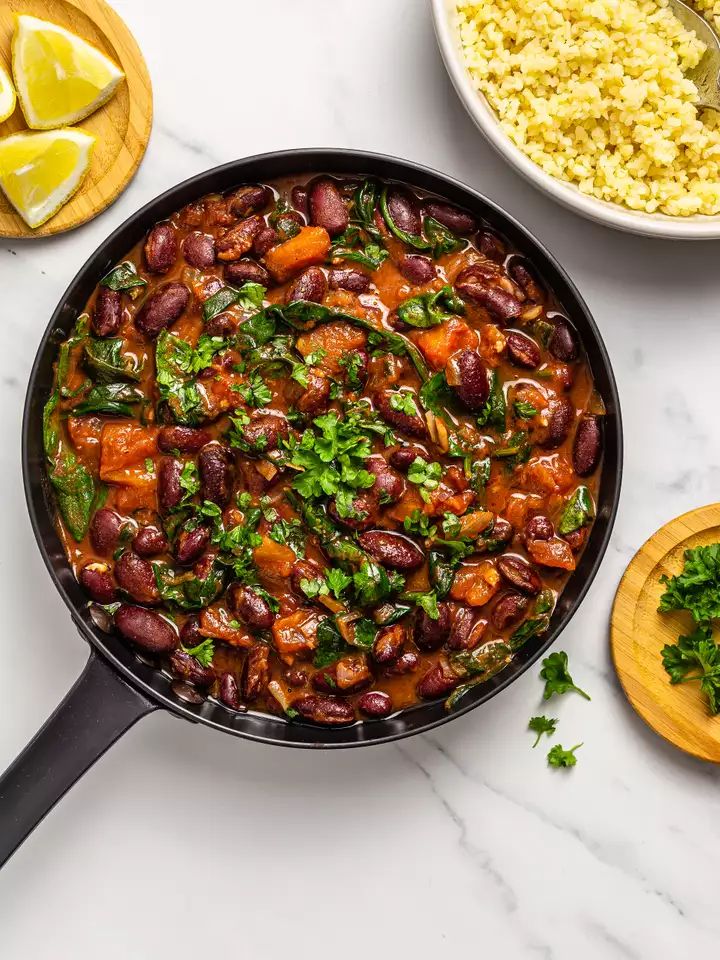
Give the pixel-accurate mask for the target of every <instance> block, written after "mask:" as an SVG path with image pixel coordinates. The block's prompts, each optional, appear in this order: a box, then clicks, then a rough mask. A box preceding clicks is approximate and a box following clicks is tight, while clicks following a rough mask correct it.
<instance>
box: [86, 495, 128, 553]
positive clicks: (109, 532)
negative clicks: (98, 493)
mask: <svg viewBox="0 0 720 960" xmlns="http://www.w3.org/2000/svg"><path fill="white" fill-rule="evenodd" d="M126 524H127V520H123V518H122V517H121V516H120V515H119V514H117V513H115V511H114V510H111V509H110V507H101V508H100V510H97V511H96V512H95V516H94V517H93V518H92V521H91V523H90V542H91V543H92V545H93V547H94V548H95V552H96V553H99V554H100V556H101V557H107V556H109V555H110V554H111V553H112V552H113V550H115V548H116V547H117V545H118V543H119V542H120V535H121V533H122V530H123V527H124V526H125V525H126Z"/></svg>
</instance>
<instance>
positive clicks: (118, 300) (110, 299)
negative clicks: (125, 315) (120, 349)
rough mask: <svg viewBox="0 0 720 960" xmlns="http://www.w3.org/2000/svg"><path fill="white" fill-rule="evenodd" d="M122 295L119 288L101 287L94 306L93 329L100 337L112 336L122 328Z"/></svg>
mask: <svg viewBox="0 0 720 960" xmlns="http://www.w3.org/2000/svg"><path fill="white" fill-rule="evenodd" d="M121 321H122V297H121V294H120V291H119V290H110V289H109V288H108V287H100V290H99V292H98V295H97V297H96V299H95V306H94V307H93V319H92V325H93V330H94V331H95V333H96V334H97V335H98V336H99V337H112V336H114V335H115V334H116V333H117V332H118V330H119V329H120V323H121Z"/></svg>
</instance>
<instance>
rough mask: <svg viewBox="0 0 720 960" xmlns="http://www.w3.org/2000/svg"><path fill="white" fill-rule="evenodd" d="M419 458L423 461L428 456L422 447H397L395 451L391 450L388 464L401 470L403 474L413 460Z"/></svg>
mask: <svg viewBox="0 0 720 960" xmlns="http://www.w3.org/2000/svg"><path fill="white" fill-rule="evenodd" d="M418 457H421V458H422V459H423V460H427V459H428V454H427V451H426V450H423V449H422V447H412V446H410V447H398V449H397V450H393V452H392V453H391V454H390V458H389V459H390V463H391V464H392V465H393V466H394V467H397V468H398V470H402V471H403V473H407V471H408V470H409V469H410V467H411V466H412V464H413V463H415V460H416V459H417V458H418Z"/></svg>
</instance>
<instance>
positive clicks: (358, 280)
mask: <svg viewBox="0 0 720 960" xmlns="http://www.w3.org/2000/svg"><path fill="white" fill-rule="evenodd" d="M328 280H329V281H330V289H331V290H349V291H350V293H367V291H368V290H369V289H370V287H371V285H372V281H371V280H370V277H368V275H367V274H365V273H363V272H362V270H355V269H353V268H348V269H341V270H338V269H333V270H331V271H330V273H329V274H328Z"/></svg>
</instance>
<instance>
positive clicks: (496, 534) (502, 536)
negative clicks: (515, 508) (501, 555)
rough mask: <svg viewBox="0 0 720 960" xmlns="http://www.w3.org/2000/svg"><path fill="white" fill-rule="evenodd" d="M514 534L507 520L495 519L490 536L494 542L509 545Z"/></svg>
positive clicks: (502, 518)
mask: <svg viewBox="0 0 720 960" xmlns="http://www.w3.org/2000/svg"><path fill="white" fill-rule="evenodd" d="M514 532H515V531H514V530H513V528H512V524H511V523H510V521H509V520H506V519H505V518H504V517H495V522H494V523H493V528H492V534H491V536H492V539H493V540H496V541H497V542H498V543H509V542H510V541H511V540H512V538H513V534H514Z"/></svg>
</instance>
